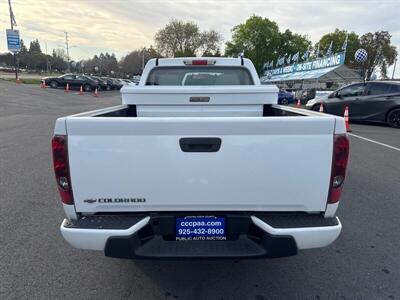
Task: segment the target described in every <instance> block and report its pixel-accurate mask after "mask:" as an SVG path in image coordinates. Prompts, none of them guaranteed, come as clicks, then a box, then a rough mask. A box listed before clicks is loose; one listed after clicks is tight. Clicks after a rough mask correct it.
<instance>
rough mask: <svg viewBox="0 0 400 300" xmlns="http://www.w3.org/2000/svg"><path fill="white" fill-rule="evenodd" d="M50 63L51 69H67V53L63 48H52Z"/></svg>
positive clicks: (60, 70)
mask: <svg viewBox="0 0 400 300" xmlns="http://www.w3.org/2000/svg"><path fill="white" fill-rule="evenodd" d="M50 65H51V67H52V69H53V70H56V71H59V72H62V71H65V70H66V69H67V66H68V63H67V54H66V52H65V50H64V49H62V48H58V49H53V54H52V55H51V57H50Z"/></svg>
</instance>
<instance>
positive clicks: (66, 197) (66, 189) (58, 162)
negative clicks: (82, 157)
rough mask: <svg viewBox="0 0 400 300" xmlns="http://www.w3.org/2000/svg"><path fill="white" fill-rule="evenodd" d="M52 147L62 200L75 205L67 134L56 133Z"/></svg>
mask: <svg viewBox="0 0 400 300" xmlns="http://www.w3.org/2000/svg"><path fill="white" fill-rule="evenodd" d="M51 148H52V150H53V166H54V173H55V175H56V181H57V187H58V191H59V192H60V196H61V201H62V202H63V203H64V204H68V205H73V204H74V196H73V194H72V187H71V178H70V173H69V163H68V143H67V136H66V135H55V136H54V137H53V139H52V141H51Z"/></svg>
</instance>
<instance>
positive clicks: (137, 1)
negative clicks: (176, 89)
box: [0, 0, 400, 76]
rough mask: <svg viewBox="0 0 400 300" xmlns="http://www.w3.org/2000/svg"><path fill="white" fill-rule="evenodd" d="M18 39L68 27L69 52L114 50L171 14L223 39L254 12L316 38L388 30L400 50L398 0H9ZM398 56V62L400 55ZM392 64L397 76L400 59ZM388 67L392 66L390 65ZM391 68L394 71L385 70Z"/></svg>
mask: <svg viewBox="0 0 400 300" xmlns="http://www.w3.org/2000/svg"><path fill="white" fill-rule="evenodd" d="M12 3H13V10H14V14H15V17H16V21H17V24H18V27H17V28H18V29H19V30H20V34H21V37H22V39H24V40H25V41H27V44H28V43H29V41H30V40H31V39H33V38H38V39H39V41H40V43H41V46H42V51H43V52H45V44H46V43H47V48H48V52H49V53H51V51H52V49H53V48H57V47H60V46H62V45H64V44H65V36H64V31H68V34H69V40H70V45H71V46H72V48H71V51H70V55H71V57H72V58H73V59H82V58H87V57H91V56H93V55H94V54H95V53H99V52H101V51H103V52H105V51H108V52H114V53H116V55H117V56H118V57H121V56H123V55H125V54H127V53H128V52H129V51H131V50H134V49H137V48H141V47H144V46H149V45H151V44H153V37H154V34H155V32H156V31H157V30H158V29H159V28H161V27H163V26H164V25H165V24H166V23H168V22H169V21H170V20H171V19H174V18H175V19H179V20H188V21H193V22H196V23H197V24H198V25H199V26H200V28H201V29H202V30H206V29H216V30H217V31H219V32H220V33H221V34H222V36H223V38H224V41H228V40H230V38H231V29H232V27H233V26H235V25H237V24H240V23H242V22H244V21H245V20H246V19H247V18H248V17H250V16H251V15H253V14H256V15H259V16H262V17H267V18H269V19H271V20H273V21H276V22H277V23H278V25H279V27H280V29H281V30H285V29H287V28H289V29H290V30H292V31H294V32H297V33H300V34H306V35H308V36H309V37H310V39H311V40H312V41H313V42H316V41H318V40H319V38H320V37H321V36H322V35H323V34H325V33H328V32H331V31H333V30H334V29H335V28H340V29H346V30H350V31H355V32H356V33H358V34H360V35H361V34H363V33H365V32H369V31H372V32H374V31H378V30H388V31H389V32H390V33H391V34H392V43H393V44H394V45H395V46H397V49H398V51H399V52H400V0H380V1H376V0H353V1H351V0H347V1H344V0H336V1H329V0H319V1H315V0H301V1H300V0H299V1H296V0H280V1H266V0H265V1H251V0H247V1H241V0H230V1H226V0H215V1H205V0H203V1H189V0H165V1H151V0H150V1H144V0H68V1H67V0H65V1H62V0H12ZM0 24H1V27H2V28H3V29H2V30H0V52H5V51H6V50H7V49H6V47H7V45H6V39H5V29H6V28H9V26H10V21H9V15H8V4H7V0H0ZM399 64H400V63H399ZM399 64H398V68H397V70H396V74H397V76H400V66H399ZM391 70H392V69H391V68H390V69H389V72H391ZM389 74H391V73H389Z"/></svg>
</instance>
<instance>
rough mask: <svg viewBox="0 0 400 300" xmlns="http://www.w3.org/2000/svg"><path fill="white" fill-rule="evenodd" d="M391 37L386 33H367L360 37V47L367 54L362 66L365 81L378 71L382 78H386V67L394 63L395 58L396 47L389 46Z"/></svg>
mask: <svg viewBox="0 0 400 300" xmlns="http://www.w3.org/2000/svg"><path fill="white" fill-rule="evenodd" d="M391 37H392V36H391V35H390V34H389V32H387V31H377V32H375V33H371V32H368V33H366V34H364V35H362V36H361V38H360V43H361V47H362V48H363V49H365V50H366V51H367V53H368V58H367V61H366V62H365V64H364V67H365V70H366V74H365V77H366V80H370V78H371V75H372V73H373V72H374V71H375V70H376V69H379V70H380V72H381V75H382V77H384V78H386V77H387V67H388V66H390V65H392V64H393V63H394V60H395V59H396V57H397V51H396V47H395V46H393V45H391V44H390V39H391Z"/></svg>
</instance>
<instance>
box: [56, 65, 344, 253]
mask: <svg viewBox="0 0 400 300" xmlns="http://www.w3.org/2000/svg"><path fill="white" fill-rule="evenodd" d="M197 73H201V76H191V78H190V80H183V79H184V78H185V76H186V74H197ZM216 74H217V75H216ZM187 77H188V76H186V78H187ZM277 93H278V89H277V88H276V87H275V86H271V85H261V84H260V81H259V78H258V76H257V73H256V70H255V68H254V66H253V64H252V62H251V61H250V60H248V59H245V58H171V59H152V60H150V61H149V62H148V63H147V65H146V67H145V69H144V72H143V76H142V77H141V79H140V83H139V85H138V86H130V85H127V86H124V87H123V88H122V89H121V94H122V104H121V105H118V106H115V107H110V108H105V109H100V110H96V111H91V112H85V113H80V114H76V115H72V116H68V117H63V118H59V119H58V120H57V121H56V125H55V131H54V138H53V141H52V147H53V160H54V169H55V174H56V181H57V185H58V189H59V192H60V196H61V201H62V206H63V208H64V211H65V214H66V219H65V220H64V221H63V222H62V224H61V233H62V235H63V237H64V238H65V240H66V241H67V242H68V243H69V244H71V245H72V246H73V247H76V248H79V249H88V250H98V251H103V252H104V253H105V255H106V256H110V257H117V258H134V259H139V258H223V257H225V258H226V257H229V258H245V257H247V258H270V257H282V256H290V255H295V254H296V253H297V252H298V250H304V249H310V248H318V247H324V246H327V245H329V244H330V243H332V242H333V241H334V240H335V239H336V238H337V237H338V236H339V234H340V231H341V228H342V225H341V223H340V221H339V219H338V218H337V217H336V216H335V214H336V210H337V208H338V205H339V199H340V194H341V191H342V188H343V184H344V179H345V172H346V165H347V157H348V151H349V143H348V138H347V135H346V130H345V123H344V120H343V118H341V117H336V116H331V115H326V114H320V113H318V112H313V111H308V110H302V109H296V108H293V107H287V106H281V105H277ZM308 178H314V181H313V183H312V185H310V183H309V181H308Z"/></svg>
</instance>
